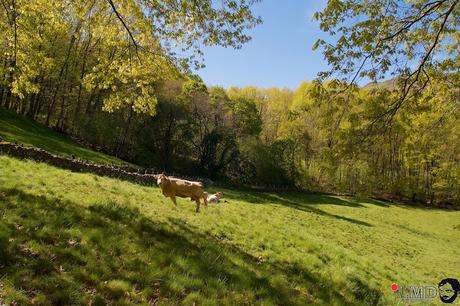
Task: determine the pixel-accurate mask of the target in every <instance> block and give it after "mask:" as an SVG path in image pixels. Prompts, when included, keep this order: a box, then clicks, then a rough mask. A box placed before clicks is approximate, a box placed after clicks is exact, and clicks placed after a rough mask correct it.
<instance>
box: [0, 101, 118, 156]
mask: <svg viewBox="0 0 460 306" xmlns="http://www.w3.org/2000/svg"><path fill="white" fill-rule="evenodd" d="M0 140H3V141H9V142H17V143H20V144H23V145H26V146H32V147H36V148H41V149H44V150H46V151H48V152H50V153H53V154H57V155H63V156H70V155H72V154H73V155H74V156H76V157H78V158H80V159H82V160H86V161H92V162H96V163H104V164H127V163H126V162H124V161H122V160H120V159H118V158H116V157H113V156H110V155H106V154H102V153H99V152H95V151H93V150H91V149H88V148H85V147H83V146H81V145H80V144H78V143H76V142H75V141H73V140H72V139H70V138H67V137H65V136H64V135H62V134H59V133H57V132H55V131H53V130H52V129H49V128H47V127H45V126H42V125H40V124H37V123H36V122H33V121H31V120H29V119H27V118H25V117H22V116H19V115H17V114H15V113H13V112H9V111H5V110H3V109H0Z"/></svg>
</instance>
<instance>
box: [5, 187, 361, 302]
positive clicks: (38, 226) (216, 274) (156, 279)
mask: <svg viewBox="0 0 460 306" xmlns="http://www.w3.org/2000/svg"><path fill="white" fill-rule="evenodd" d="M0 218H1V219H0V220H1V221H2V227H0V238H2V237H3V238H5V237H7V239H3V238H2V239H0V244H2V245H1V246H0V248H1V249H2V250H4V252H3V253H0V255H1V257H0V261H1V262H0V267H1V270H2V271H1V275H2V278H1V279H0V281H1V282H2V283H4V284H5V286H4V287H3V288H4V290H7V301H8V299H10V301H12V300H16V301H17V302H19V304H21V305H22V304H28V303H35V304H41V303H43V304H48V305H49V304H52V305H63V304H65V305H67V304H72V305H79V304H81V305H84V304H88V303H92V304H95V305H97V304H101V305H103V304H105V303H113V302H117V303H129V304H141V303H152V304H157V303H160V304H178V303H184V304H187V305H192V304H193V303H195V302H197V303H206V302H207V303H215V304H223V305H225V304H226V305H231V304H234V305H236V304H278V305H304V304H308V303H315V304H334V303H337V302H339V303H341V304H349V305H352V304H353V302H354V301H351V300H349V299H347V298H345V297H344V296H343V294H342V292H343V288H341V286H338V285H337V284H327V282H326V281H325V280H322V279H320V278H319V277H317V276H315V275H313V274H312V273H310V272H308V271H306V270H305V269H304V268H303V267H297V268H290V267H288V266H284V265H281V264H280V265H279V266H276V265H274V264H267V263H260V262H259V261H258V260H257V259H256V258H254V257H252V256H251V255H249V254H247V253H245V252H243V251H241V250H240V249H238V248H236V247H232V246H229V245H227V244H225V243H222V242H220V241H219V240H218V239H217V238H215V237H212V236H210V235H206V234H204V233H201V232H200V231H199V230H198V229H196V228H192V227H191V226H189V225H187V224H185V223H183V222H182V221H181V220H172V221H171V223H156V222H153V221H152V220H150V219H147V218H145V217H143V216H142V214H140V212H139V211H138V210H137V209H131V208H129V207H125V206H121V205H118V204H117V203H106V204H103V205H92V206H90V207H88V208H85V207H82V206H79V205H77V204H75V203H72V202H69V201H61V200H59V199H57V198H48V197H44V196H35V195H31V194H28V193H26V192H24V191H22V190H18V189H0ZM291 278H295V279H297V280H301V281H302V282H304V285H305V287H306V288H309V289H308V291H309V292H303V291H299V290H297V289H294V288H293V286H292V284H291ZM324 284H327V288H324V287H323V285H324ZM8 290H9V292H8ZM0 296H1V292H0ZM358 299H359V297H358Z"/></svg>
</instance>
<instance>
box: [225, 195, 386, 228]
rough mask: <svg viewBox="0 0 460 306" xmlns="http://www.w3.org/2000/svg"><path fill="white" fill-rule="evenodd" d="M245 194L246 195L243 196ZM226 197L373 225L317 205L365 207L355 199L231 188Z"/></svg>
mask: <svg viewBox="0 0 460 306" xmlns="http://www.w3.org/2000/svg"><path fill="white" fill-rule="evenodd" d="M243 194H244V196H243ZM225 197H226V198H228V199H230V201H231V200H232V199H233V200H241V201H246V202H249V203H253V204H275V203H276V205H285V206H289V207H291V208H294V209H298V210H302V211H306V212H310V213H315V214H318V215H322V216H327V217H331V218H335V219H339V220H343V221H348V222H351V223H354V224H358V225H363V226H372V224H370V223H368V222H365V221H361V220H357V219H353V218H348V217H346V216H341V215H336V214H331V213H329V212H326V211H324V210H322V209H319V208H318V207H316V206H319V205H324V204H332V205H340V206H347V207H353V208H365V206H364V205H362V204H360V203H358V202H356V201H353V200H343V199H340V198H336V197H332V196H327V195H306V194H303V193H300V192H298V193H294V192H290V193H284V192H281V193H279V194H276V195H275V194H271V193H267V192H257V191H246V192H241V191H240V192H232V191H231V190H227V191H226V192H225ZM278 203H280V204H278ZM366 203H370V204H373V205H378V206H383V207H388V206H387V205H386V204H383V203H380V201H378V202H377V201H367V202H366Z"/></svg>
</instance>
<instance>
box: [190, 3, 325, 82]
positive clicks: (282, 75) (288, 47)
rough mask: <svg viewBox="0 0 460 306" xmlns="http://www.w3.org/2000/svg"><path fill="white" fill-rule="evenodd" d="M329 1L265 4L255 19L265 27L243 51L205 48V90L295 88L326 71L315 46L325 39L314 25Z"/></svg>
mask: <svg viewBox="0 0 460 306" xmlns="http://www.w3.org/2000/svg"><path fill="white" fill-rule="evenodd" d="M325 3H326V1H325V0H286V1H280V0H262V2H259V3H256V4H255V5H254V13H255V14H256V15H259V16H261V17H262V19H263V24H261V25H259V26H257V27H256V28H255V29H253V30H251V31H250V32H249V34H250V35H251V36H252V40H251V41H250V42H248V43H247V44H245V45H244V46H243V48H242V49H240V50H234V49H232V48H227V49H226V48H222V47H207V48H204V50H203V51H204V53H205V56H204V60H205V64H206V68H204V69H200V70H198V71H197V74H198V75H200V76H201V77H202V78H203V80H204V81H205V83H206V84H208V85H220V86H224V87H229V86H240V87H241V86H248V85H254V86H258V87H264V88H268V87H273V86H276V87H288V88H291V89H294V88H296V87H297V86H298V85H299V84H300V82H302V81H303V80H313V79H314V78H315V77H316V74H317V73H318V72H319V71H322V70H325V69H327V63H326V62H325V61H324V59H323V56H322V54H321V51H320V50H316V51H313V50H312V46H313V44H314V42H315V41H316V40H317V39H318V37H323V38H324V37H327V36H326V34H324V33H323V32H321V31H320V30H319V25H318V23H317V22H314V21H313V20H312V18H313V13H314V12H315V11H318V10H321V8H322V7H323V6H325Z"/></svg>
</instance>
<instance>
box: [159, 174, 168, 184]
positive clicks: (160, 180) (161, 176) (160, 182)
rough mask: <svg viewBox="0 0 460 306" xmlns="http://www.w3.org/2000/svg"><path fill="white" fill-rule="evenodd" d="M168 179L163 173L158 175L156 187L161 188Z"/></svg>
mask: <svg viewBox="0 0 460 306" xmlns="http://www.w3.org/2000/svg"><path fill="white" fill-rule="evenodd" d="M167 179H168V178H167V177H166V175H165V174H164V173H162V174H160V175H158V176H157V185H158V186H161V184H162V183H163V182H164V181H165V180H167Z"/></svg>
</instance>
